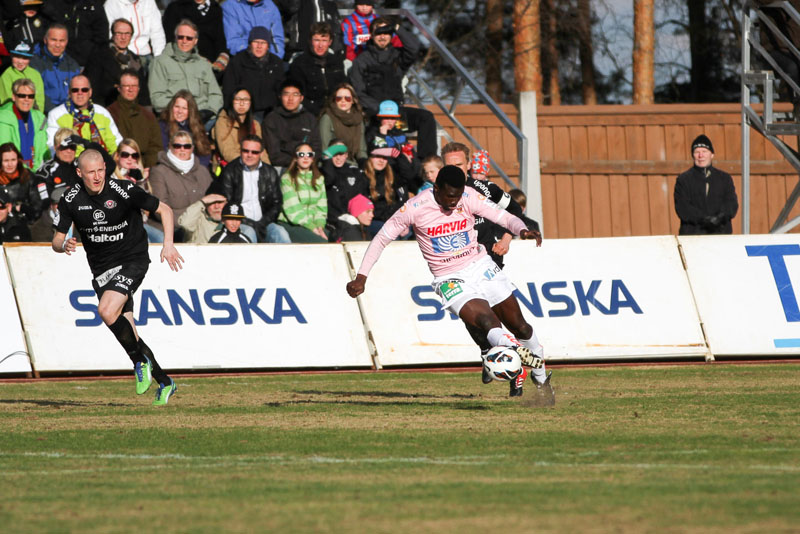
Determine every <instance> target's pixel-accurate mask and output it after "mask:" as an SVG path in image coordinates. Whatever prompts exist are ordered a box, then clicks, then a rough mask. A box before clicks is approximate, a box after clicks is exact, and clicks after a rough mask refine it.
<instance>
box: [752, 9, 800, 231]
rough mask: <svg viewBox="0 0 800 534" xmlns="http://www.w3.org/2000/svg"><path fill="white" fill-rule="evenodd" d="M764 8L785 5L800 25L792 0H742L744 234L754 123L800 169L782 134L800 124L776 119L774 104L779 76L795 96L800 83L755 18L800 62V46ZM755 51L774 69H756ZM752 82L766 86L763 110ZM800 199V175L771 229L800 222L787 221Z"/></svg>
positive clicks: (798, 158)
mask: <svg viewBox="0 0 800 534" xmlns="http://www.w3.org/2000/svg"><path fill="white" fill-rule="evenodd" d="M761 8H770V9H781V10H783V11H784V12H785V13H786V14H787V15H788V16H789V17H790V18H791V19H792V20H793V21H794V22H795V23H796V24H798V25H800V13H798V12H797V10H796V9H795V8H794V7H793V6H792V5H791V4H790V3H789V2H786V1H782V2H773V3H771V4H768V5H766V6H760V7H759V6H756V5H755V4H754V3H753V2H752V1H751V0H744V2H743V3H742V72H741V77H742V204H743V205H742V233H744V234H749V233H750V127H752V128H754V129H755V130H757V131H758V132H759V133H760V134H761V135H763V136H764V137H765V138H767V139H768V140H769V141H770V142H771V143H772V145H773V146H774V147H775V148H776V149H778V151H779V152H780V153H781V154H782V155H783V157H784V158H786V160H787V161H788V162H789V163H790V164H791V165H792V166H793V167H794V168H795V169H797V171H798V172H800V154H798V152H797V151H796V150H795V149H793V148H792V147H790V146H789V145H787V144H786V143H785V142H784V141H783V140H782V139H780V138H779V137H778V136H779V135H781V134H800V124H798V123H797V122H791V123H789V122H776V120H777V117H776V113H775V112H774V108H773V101H774V97H775V91H774V87H773V84H774V83H775V81H776V80H780V81H781V83H785V84H786V85H787V86H788V87H789V88H790V89H791V90H792V93H793V94H794V98H795V99H800V85H798V83H797V80H793V79H792V78H791V77H790V76H789V75H787V74H786V72H785V71H784V70H783V69H782V68H781V67H780V65H779V63H778V61H776V60H775V58H773V57H772V54H770V53H769V52H768V51H767V49H765V48H764V47H763V46H762V44H761V42H760V41H759V39H758V37H760V36H756V35H754V33H753V19H754V18H755V19H756V20H757V21H758V23H759V25H760V26H761V25H763V27H766V28H768V29H769V31H770V32H771V33H772V34H773V35H774V36H775V37H776V38H777V39H778V40H779V41H780V42H781V43H782V44H784V45H785V46H786V48H787V49H788V50H789V51H790V52H791V53H792V55H793V56H795V58H796V59H797V61H798V62H800V50H798V48H797V46H796V44H795V43H793V42H792V41H791V40H790V39H789V38H788V37H786V36H785V35H784V34H783V32H782V31H781V30H780V28H778V27H777V26H776V25H775V23H774V22H773V21H772V19H770V18H769V17H768V16H766V15H765V14H764V13H763V11H761ZM751 13H752V14H754V17H753V16H751ZM762 31H763V30H762ZM751 51H755V52H756V54H757V57H759V58H760V59H762V60H763V61H765V62H766V63H767V64H768V65H769V66H770V67H771V68H772V69H773V70H772V71H760V70H759V71H754V70H752V65H751ZM773 73H774V74H773ZM776 75H777V77H776ZM750 85H755V86H761V87H763V93H762V96H763V110H762V113H761V114H759V113H758V112H757V111H756V110H755V109H754V108H753V106H752V105H751V103H750V96H751V91H750ZM793 119H794V121H797V120H798V117H793ZM798 199H800V179H799V180H798V182H797V184H796V185H795V187H794V189H793V190H792V192H791V193H790V194H789V197H788V198H787V200H786V204H785V205H784V207H783V209H781V212H780V214H779V215H778V218H777V219H776V220H775V222H774V223H773V225H772V228H771V229H770V233H785V232H788V231H789V230H791V229H792V228H794V227H795V226H797V225H798V224H800V217H795V218H794V219H792V220H791V221H787V218H788V217H789V213H790V212H791V211H792V208H793V207H794V205H795V204H796V203H797V201H798Z"/></svg>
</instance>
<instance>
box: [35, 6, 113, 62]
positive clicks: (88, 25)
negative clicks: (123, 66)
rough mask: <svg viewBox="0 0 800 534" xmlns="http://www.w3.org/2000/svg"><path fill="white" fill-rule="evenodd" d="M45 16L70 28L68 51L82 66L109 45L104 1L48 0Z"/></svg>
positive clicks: (44, 9)
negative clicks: (100, 49) (99, 50)
mask: <svg viewBox="0 0 800 534" xmlns="http://www.w3.org/2000/svg"><path fill="white" fill-rule="evenodd" d="M42 15H44V16H46V17H48V18H50V19H51V20H53V21H54V22H60V23H62V24H64V25H65V26H66V27H67V30H68V32H69V43H68V44H67V53H68V54H69V55H70V56H72V57H73V58H74V59H75V61H77V62H78V65H80V66H82V67H84V66H86V65H87V63H88V62H89V60H90V59H92V58H93V54H94V53H95V52H96V51H97V50H98V49H99V48H102V47H105V46H107V45H108V18H107V17H106V11H105V9H103V2H102V1H101V0H47V1H46V2H45V3H44V5H43V6H42Z"/></svg>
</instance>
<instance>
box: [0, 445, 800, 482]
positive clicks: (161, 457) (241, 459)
mask: <svg viewBox="0 0 800 534" xmlns="http://www.w3.org/2000/svg"><path fill="white" fill-rule="evenodd" d="M760 450H763V451H769V452H774V451H781V450H791V451H795V450H797V449H760ZM581 454H582V453H579V454H578V455H576V456H580V455H581ZM2 457H5V458H31V457H33V458H52V459H56V460H62V459H63V460H125V461H141V460H151V461H154V462H160V463H159V464H158V465H155V464H148V465H144V466H137V467H120V466H113V467H109V468H103V467H95V468H87V469H72V468H70V469H51V470H38V471H26V470H19V469H17V470H14V471H12V470H8V469H3V470H0V479H2V478H4V477H7V476H30V475H42V476H49V475H54V476H57V475H66V474H73V473H87V472H106V471H115V472H125V471H130V472H133V471H147V470H153V469H170V468H172V469H182V468H185V467H186V465H185V464H186V463H189V464H191V465H192V467H194V468H197V467H207V468H222V467H231V466H234V467H236V466H241V467H246V466H252V465H253V464H266V465H308V464H333V465H336V464H339V465H341V464H349V465H369V464H373V465H375V464H379V465H385V464H417V465H474V466H484V465H497V463H498V462H499V461H501V460H508V459H509V458H510V456H508V455H491V456H488V455H487V456H445V457H427V456H420V457H393V456H388V457H384V458H341V457H331V456H317V455H315V456H285V455H273V456H269V455H268V456H186V455H183V454H71V453H63V452H55V451H54V452H20V453H15V452H4V451H0V458H2ZM532 465H535V466H537V467H546V468H568V469H638V470H656V469H684V470H706V471H731V470H733V471H742V470H751V471H759V472H764V471H767V472H770V471H771V472H775V473H798V472H800V465H789V464H775V465H766V464H747V465H736V464H730V463H729V462H726V463H724V464H683V463H671V462H593V463H582V462H570V461H565V462H559V461H535V462H532Z"/></svg>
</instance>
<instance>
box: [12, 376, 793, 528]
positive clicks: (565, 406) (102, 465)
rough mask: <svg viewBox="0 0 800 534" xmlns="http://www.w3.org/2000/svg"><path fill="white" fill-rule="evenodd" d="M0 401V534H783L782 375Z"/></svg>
mask: <svg viewBox="0 0 800 534" xmlns="http://www.w3.org/2000/svg"><path fill="white" fill-rule="evenodd" d="M479 376H480V374H479V373H478V372H477V371H476V372H472V373H465V372H453V373H352V374H315V375H290V376H277V375H276V376H255V375H253V376H222V377H217V378H183V379H179V380H177V382H178V384H179V389H178V393H177V394H176V395H175V397H173V398H172V400H171V401H170V404H169V405H168V406H166V407H153V406H150V402H152V398H153V397H152V396H153V395H154V388H152V389H151V391H150V392H148V394H147V395H144V396H141V397H137V396H136V395H135V394H134V382H133V378H132V377H131V378H129V379H127V380H111V381H90V380H82V381H81V380H76V381H70V382H39V383H2V384H0V487H2V496H3V497H2V500H0V530H2V532H4V533H11V532H69V531H74V532H77V531H82V532H87V531H88V532H132V531H145V530H146V531H151V530H156V529H158V530H160V531H164V532H214V533H218V532H266V531H271V532H415V533H416V532H436V533H439V532H458V533H459V534H464V533H469V532H488V531H492V532H495V531H509V532H636V533H639V532H698V533H699V532H702V533H707V532H711V533H717V532H718V533H725V534H730V533H732V532H800V365H796V364H775V365H691V366H652V367H648V366H642V367H611V368H609V367H604V368H562V369H556V371H555V373H554V380H553V384H554V386H555V389H556V394H557V403H556V406H555V407H554V408H535V407H532V406H530V405H529V404H530V399H531V398H532V393H534V392H533V391H532V389H533V388H531V387H530V386H528V387H527V388H526V389H527V390H526V393H525V397H523V399H527V401H526V402H520V401H517V400H514V399H509V398H507V396H506V395H507V393H508V391H507V386H506V384H492V385H489V386H483V385H481V384H480V378H479Z"/></svg>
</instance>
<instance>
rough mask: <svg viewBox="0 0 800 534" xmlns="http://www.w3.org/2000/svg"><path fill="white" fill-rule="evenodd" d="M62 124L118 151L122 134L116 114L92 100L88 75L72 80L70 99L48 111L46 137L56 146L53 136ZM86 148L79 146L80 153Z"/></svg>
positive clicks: (112, 151)
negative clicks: (115, 117)
mask: <svg viewBox="0 0 800 534" xmlns="http://www.w3.org/2000/svg"><path fill="white" fill-rule="evenodd" d="M59 128H72V129H73V130H75V131H77V132H78V135H80V136H81V137H83V138H84V139H86V140H87V141H92V142H94V143H98V144H99V145H100V146H102V147H103V150H105V151H106V152H108V153H109V154H113V153H114V152H116V151H117V145H118V144H119V142H120V141H122V136H121V135H120V133H119V130H118V129H117V125H116V123H115V122H114V118H113V117H112V116H111V113H109V112H108V110H107V109H106V108H104V107H103V106H101V105H99V104H95V103H94V102H92V85H91V83H90V82H89V78H88V77H86V76H85V75H83V74H79V75H77V76H75V77H74V78H72V79H71V80H70V82H69V100H67V101H66V102H65V103H64V104H61V105H60V106H58V107H55V108H53V109H52V110H50V113H48V114H47V141H48V145H49V146H50V147H53V146H54V144H53V140H54V137H55V134H56V131H58V129H59ZM82 151H83V148H79V149H78V154H77V155H79V156H80V153H81V152H82Z"/></svg>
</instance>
